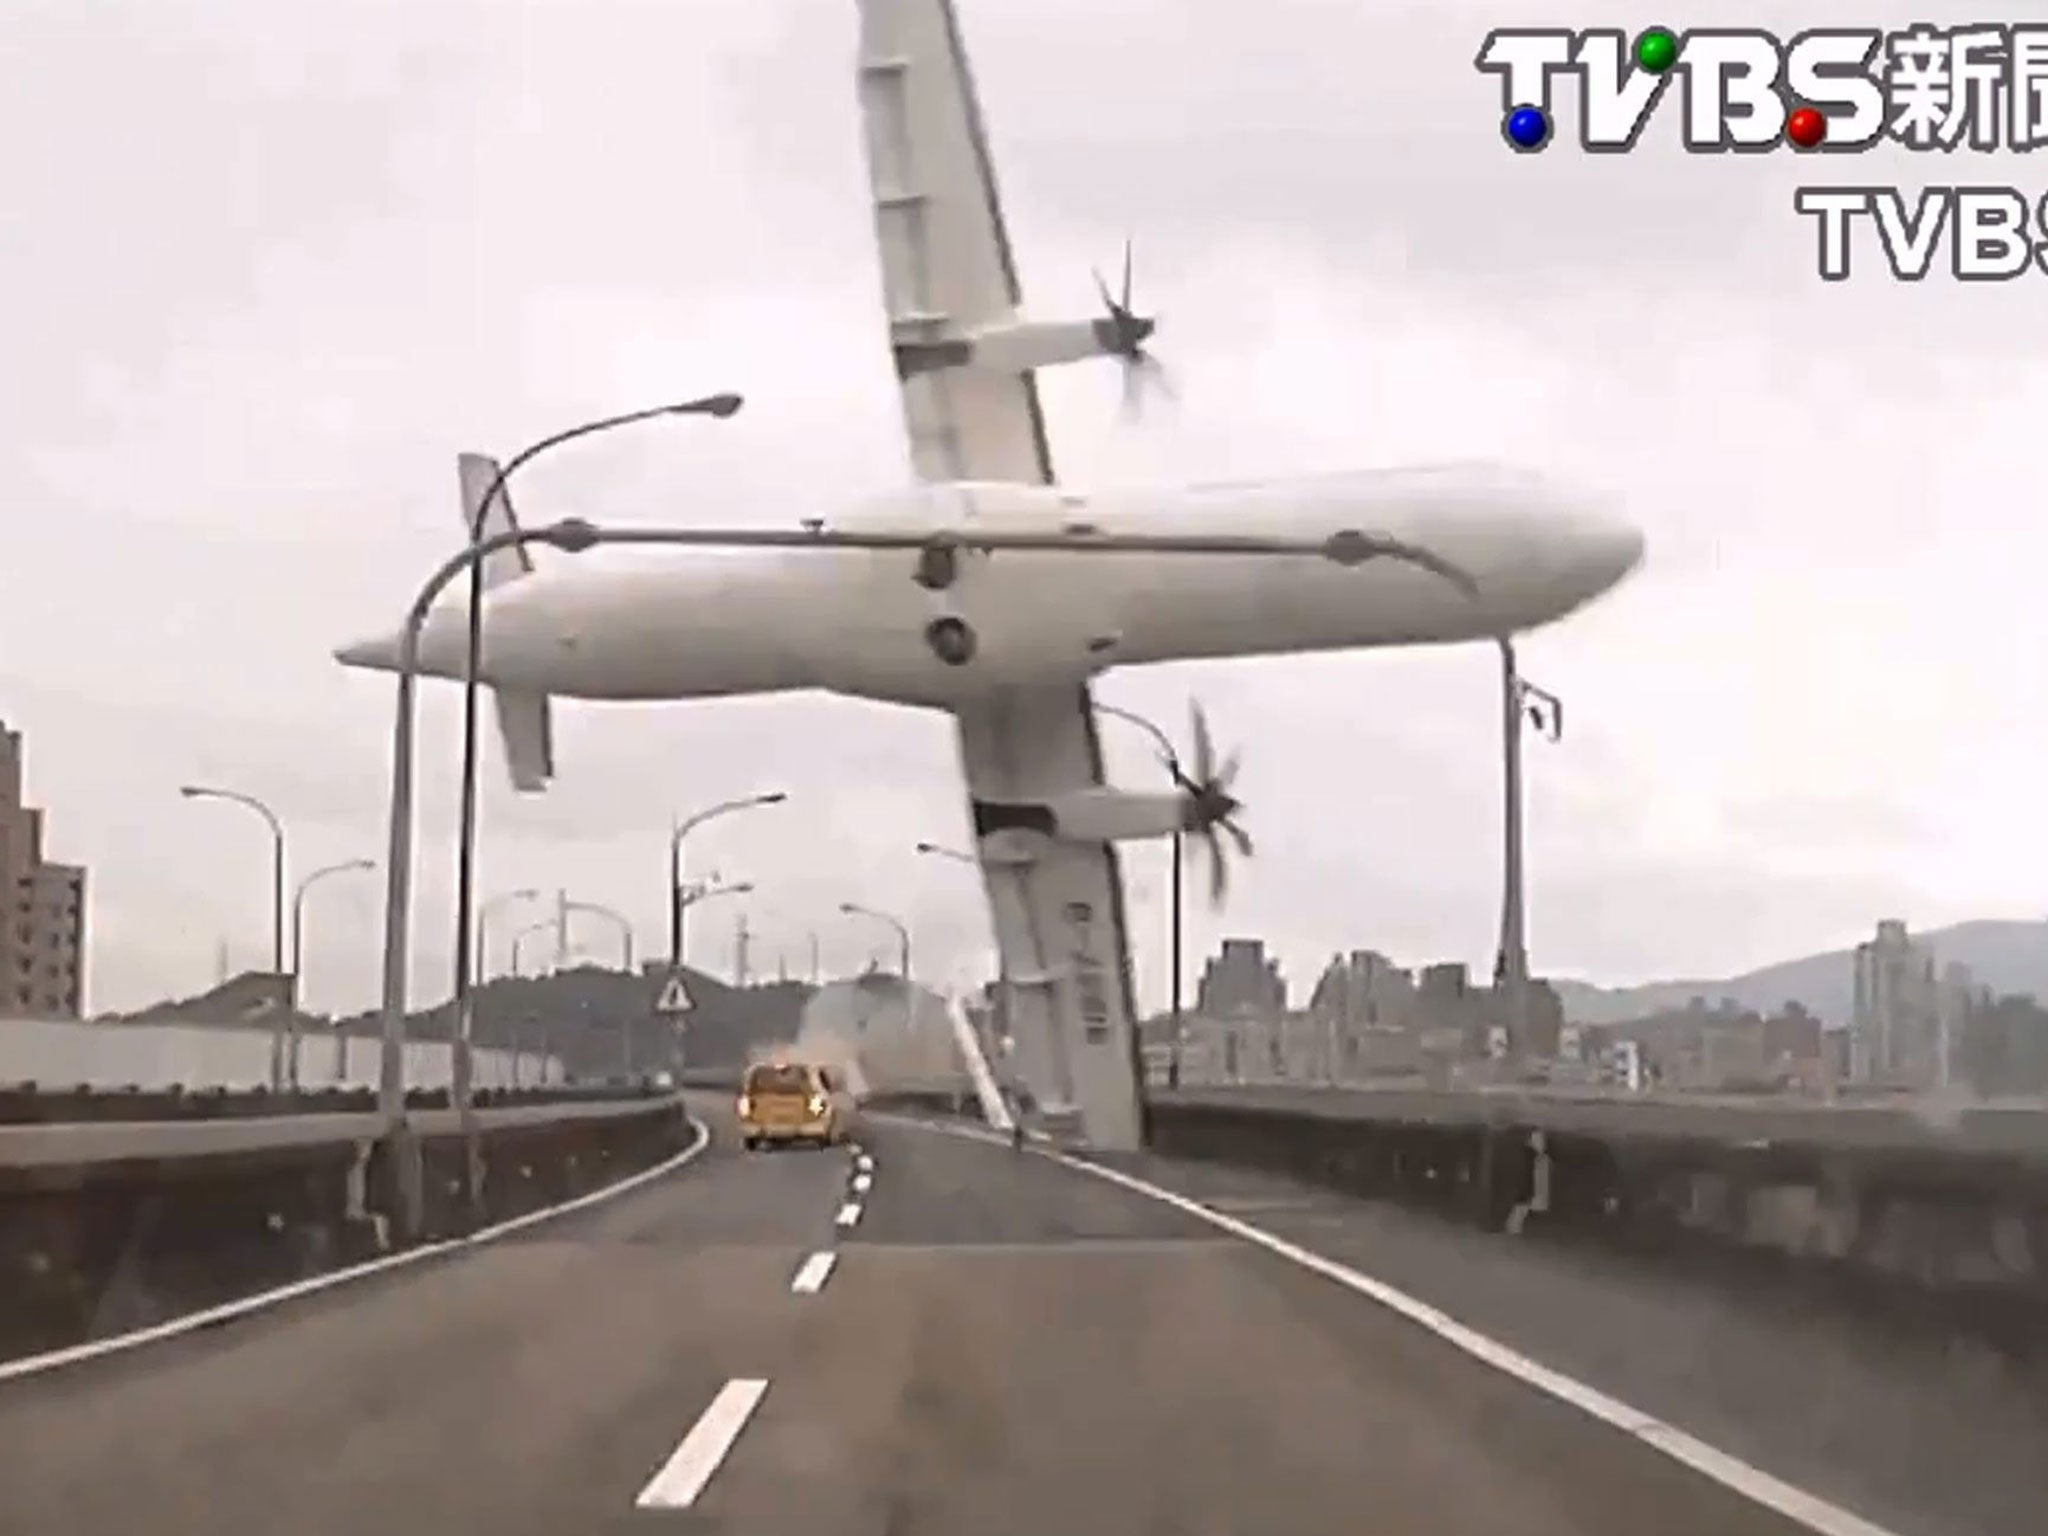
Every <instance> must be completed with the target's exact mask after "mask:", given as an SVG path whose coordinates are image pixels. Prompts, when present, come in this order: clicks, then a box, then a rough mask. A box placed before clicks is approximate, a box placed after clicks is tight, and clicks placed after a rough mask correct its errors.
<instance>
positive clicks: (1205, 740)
mask: <svg viewBox="0 0 2048 1536" xmlns="http://www.w3.org/2000/svg"><path fill="white" fill-rule="evenodd" d="M1188 711H1189V714H1190V716H1191V717H1192V721H1193V728H1194V739H1195V764H1194V773H1193V774H1192V775H1190V774H1187V773H1185V772H1183V771H1182V770H1181V768H1180V767H1179V765H1178V764H1176V765H1174V768H1173V776H1174V779H1175V781H1176V782H1178V783H1179V785H1180V787H1181V789H1182V790H1183V791H1184V792H1185V793H1186V795H1187V797H1188V810H1187V817H1188V820H1187V830H1188V831H1190V832H1197V833H1200V834H1201V836H1202V839H1203V841H1204V842H1205V843H1207V845H1208V848H1209V901H1210V903H1211V904H1212V905H1214V906H1218V907H1220V906H1222V905H1223V896H1224V893H1225V891H1226V890H1228V888H1229V885H1230V877H1229V873H1228V870H1229V866H1228V863H1227V861H1226V860H1225V859H1224V856H1223V838H1222V836H1221V835H1220V834H1221V833H1228V834H1229V835H1230V840H1231V841H1232V842H1233V843H1235V844H1236V845H1237V852H1238V856H1239V857H1240V858H1246V859H1248V858H1250V857H1251V856H1252V840H1251V836H1250V834H1249V833H1247V832H1246V831H1245V829H1244V828H1243V827H1241V826H1239V825H1238V823H1237V820H1236V815H1237V812H1238V811H1239V810H1240V809H1242V808H1243V802H1242V801H1240V800H1238V799H1237V798H1236V797H1235V796H1233V795H1232V794H1231V793H1230V786H1231V784H1232V783H1233V782H1234V781H1235V780H1236V778H1237V769H1238V754H1237V753H1236V752H1232V753H1231V754H1230V756H1229V757H1227V758H1225V759H1224V760H1223V764H1222V766H1221V767H1218V766H1217V763H1216V746H1215V743H1214V741H1213V740H1211V738H1210V736H1209V722H1208V720H1207V719H1206V718H1205V717H1204V716H1203V714H1202V706H1201V705H1199V704H1191V705H1189V706H1188Z"/></svg>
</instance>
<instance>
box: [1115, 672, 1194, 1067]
mask: <svg viewBox="0 0 2048 1536" xmlns="http://www.w3.org/2000/svg"><path fill="white" fill-rule="evenodd" d="M1095 708H1096V711H1097V713H1099V714H1104V715H1113V716H1115V717H1116V718H1117V719H1119V720H1123V721H1127V722H1128V723H1130V724H1132V725H1135V726H1136V727H1138V729H1139V730H1141V731H1143V732H1145V733H1146V734H1147V735H1148V736H1150V737H1151V738H1152V740H1153V741H1154V742H1155V743H1157V744H1158V747H1159V760H1160V762H1161V763H1163V764H1164V765H1165V767H1166V771H1167V772H1168V773H1170V774H1172V775H1173V782H1174V783H1176V784H1181V783H1185V782H1186V775H1185V774H1183V773H1182V772H1181V766H1180V754H1179V753H1177V752H1175V751H1174V750H1173V740H1172V738H1171V737H1169V736H1168V735H1167V734H1166V732H1165V731H1163V730H1161V729H1160V728H1159V727H1158V726H1157V725H1156V724H1154V723H1153V722H1152V721H1150V720H1148V719H1146V718H1145V717H1144V716H1143V715H1141V714H1139V713H1137V712H1136V711H1135V710H1129V709H1122V708H1119V707H1118V706H1117V705H1115V704H1104V703H1101V702H1100V701H1098V702H1097V703H1096V705H1095ZM1186 849H1187V833H1186V831H1185V830H1184V829H1182V828H1179V827H1176V828H1175V829H1174V833H1173V903H1172V908H1173V910H1172V916H1171V918H1170V919H1169V922H1170V924H1171V927H1170V930H1169V935H1168V948H1169V949H1170V950H1171V952H1172V961H1171V963H1172V966H1173V993H1172V996H1173V1023H1172V1036H1171V1044H1170V1048H1169V1050H1168V1052H1167V1057H1166V1086H1167V1087H1168V1088H1178V1087H1179V1086H1180V1069H1181V1052H1182V1048H1183V1047H1182V1041H1181V1036H1182V1033H1183V1030H1184V1026H1183V1023H1182V1011H1181V935H1182V931H1183V930H1182V917H1181V914H1182V891H1183V888H1184V887H1185V885H1186V881H1185V880H1184V879H1183V878H1182V869H1183V868H1184V865H1183V863H1182V861H1183V859H1184V858H1185V857H1186Z"/></svg>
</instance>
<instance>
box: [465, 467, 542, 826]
mask: <svg viewBox="0 0 2048 1536" xmlns="http://www.w3.org/2000/svg"><path fill="white" fill-rule="evenodd" d="M456 472H457V474H458V476H459V478H460V479H461V482H462V527H463V532H464V534H465V535H467V533H468V532H469V530H470V529H472V528H477V527H479V525H478V523H477V513H478V511H479V510H482V511H483V522H482V524H481V528H480V531H481V533H482V534H483V536H485V537H489V536H490V535H492V534H494V533H508V532H516V531H518V528H519V520H518V518H516V517H514V516H513V515H512V498H511V497H510V495H508V494H507V492H506V490H505V487H504V486H502V485H501V486H499V487H498V493H497V494H496V495H495V496H492V497H491V504H490V506H489V507H488V508H485V507H484V504H483V503H484V497H485V496H487V495H489V494H490V490H491V486H492V484H493V483H494V482H496V480H497V478H498V461H497V460H496V459H493V458H491V457H489V456H488V455H486V454H481V453H465V454H462V455H461V456H460V457H458V458H457V460H456ZM532 572H533V555H532V553H531V551H529V550H528V549H527V548H526V547H525V546H523V545H519V546H515V547H513V548H511V549H496V550H493V551H491V553H490V554H488V555H486V556H484V561H483V578H484V582H483V584H484V591H486V592H489V591H491V590H492V589H493V588H495V587H501V586H503V585H505V584H506V583H507V582H512V581H518V580H519V579H520V578H522V577H524V576H528V575H531V574H532ZM491 695H492V699H493V701H494V702H495V704H496V705H497V713H498V739H499V740H500V741H501V742H503V743H504V747H505V765H506V767H507V768H508V769H509V770H510V772H511V775H512V787H513V788H514V789H517V790H519V791H520V792H521V793H522V794H535V793H538V792H539V791H541V790H544V789H546V788H547V787H548V781H549V780H550V779H552V778H553V777H554V776H555V731H554V715H553V706H552V704H551V701H550V700H549V698H548V696H547V695H546V694H544V693H534V692H530V691H527V690H524V689H514V688H493V689H492V690H491Z"/></svg>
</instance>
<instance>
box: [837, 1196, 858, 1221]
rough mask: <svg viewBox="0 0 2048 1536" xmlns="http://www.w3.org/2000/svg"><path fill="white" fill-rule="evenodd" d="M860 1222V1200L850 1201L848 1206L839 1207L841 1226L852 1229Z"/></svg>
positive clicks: (847, 1203)
mask: <svg viewBox="0 0 2048 1536" xmlns="http://www.w3.org/2000/svg"><path fill="white" fill-rule="evenodd" d="M859 1220H860V1202H859V1201H858V1200H849V1201H847V1202H846V1204H844V1205H842V1206H841V1207H839V1217H838V1221H839V1225H840V1226H842V1227H850V1226H852V1225H853V1224H854V1223H855V1222H857V1221H859Z"/></svg>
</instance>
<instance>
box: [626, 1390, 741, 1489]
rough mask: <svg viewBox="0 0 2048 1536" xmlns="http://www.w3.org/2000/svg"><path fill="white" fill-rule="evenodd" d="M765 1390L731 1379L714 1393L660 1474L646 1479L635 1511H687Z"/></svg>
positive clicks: (721, 1460) (730, 1448)
mask: <svg viewBox="0 0 2048 1536" xmlns="http://www.w3.org/2000/svg"><path fill="white" fill-rule="evenodd" d="M767 1391H768V1383H767V1382H765V1381H762V1380H761V1379H760V1378H759V1377H743V1376H736V1377H734V1378H733V1379H732V1380H731V1381H728V1382H727V1383H726V1384H725V1385H724V1386H722V1387H720V1388H719V1389H718V1396H716V1397H714V1398H712V1399H711V1406H710V1407H709V1408H706V1409H705V1410H704V1412H703V1414H702V1416H701V1417H699V1418H698V1420H697V1422H696V1423H695V1424H692V1425H691V1426H690V1432H689V1433H688V1434H687V1435H685V1436H683V1443H682V1444H681V1445H679V1446H677V1447H676V1449H675V1454H674V1455H673V1456H671V1457H669V1459H668V1460H667V1462H665V1463H664V1464H663V1466H662V1469H661V1470H660V1471H659V1472H657V1473H655V1474H654V1476H653V1477H651V1478H649V1479H648V1480H647V1486H646V1487H645V1488H642V1489H641V1490H640V1497H639V1498H637V1499H635V1500H634V1501H633V1507H634V1508H635V1509H688V1508H689V1507H690V1506H691V1505H692V1504H694V1503H696V1502H697V1495H698V1494H700V1493H702V1492H703V1491H704V1485H705V1484H706V1483H708V1482H710V1481H711V1479H712V1476H713V1475H714V1474H715V1473H716V1472H717V1471H718V1468H719V1466H720V1465H721V1464H722V1463H723V1462H724V1461H725V1458H726V1457H727V1455H729V1454H730V1453H731V1451H732V1446H733V1442H734V1441H735V1440H737V1439H739V1437H740V1431H741V1430H743V1429H745V1428H746V1427H747V1420H748V1418H749V1417H751V1416H752V1414H753V1412H754V1409H755V1408H757V1407H758V1406H759V1405H760V1402H761V1398H762V1397H763V1395H764V1394H766V1392H767Z"/></svg>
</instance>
